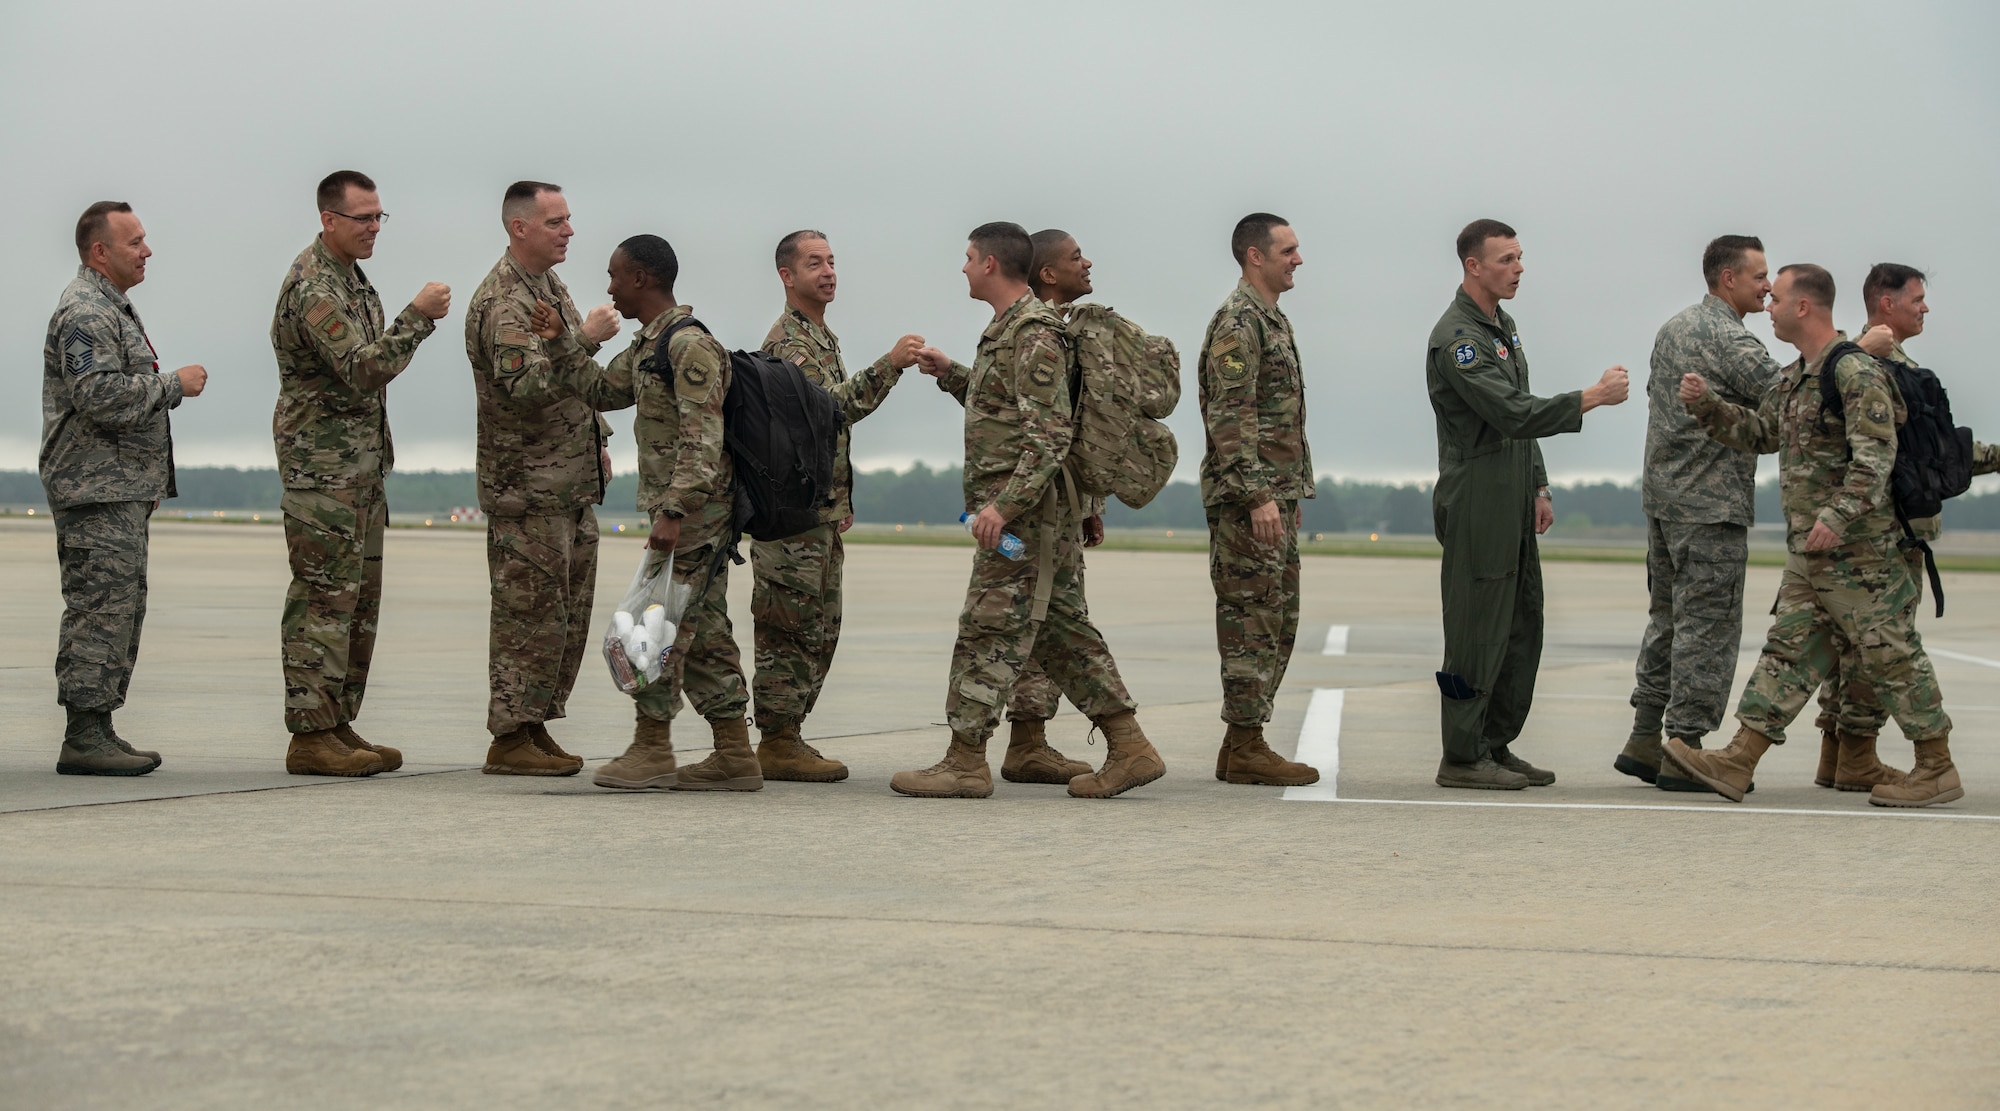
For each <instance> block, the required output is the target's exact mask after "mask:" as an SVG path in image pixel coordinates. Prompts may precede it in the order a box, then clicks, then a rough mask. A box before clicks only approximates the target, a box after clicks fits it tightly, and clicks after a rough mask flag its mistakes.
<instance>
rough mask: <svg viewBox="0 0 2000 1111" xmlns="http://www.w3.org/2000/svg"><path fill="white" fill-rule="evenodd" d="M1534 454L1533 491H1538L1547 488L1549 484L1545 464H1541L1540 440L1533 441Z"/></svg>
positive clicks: (1547, 470)
mask: <svg viewBox="0 0 2000 1111" xmlns="http://www.w3.org/2000/svg"><path fill="white" fill-rule="evenodd" d="M1534 454H1535V489H1536V490H1540V489H1541V488H1542V487H1544V486H1547V485H1548V484H1549V468H1548V465H1547V464H1546V463H1543V462H1542V442H1541V441H1540V440H1536V441H1535V452H1534Z"/></svg>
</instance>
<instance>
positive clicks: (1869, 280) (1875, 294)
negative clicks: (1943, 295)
mask: <svg viewBox="0 0 2000 1111" xmlns="http://www.w3.org/2000/svg"><path fill="white" fill-rule="evenodd" d="M1929 280H1930V279H1928V278H1926V277H1924V272H1923V271H1921V270H1919V269H1917V268H1916V267H1914V266H1904V265H1903V264H1902V263H1900V262H1878V263H1876V264H1875V265H1873V266H1871V267H1869V268H1868V276H1867V277H1866V278H1864V279H1862V281H1861V300H1862V304H1863V307H1864V308H1866V309H1867V310H1868V311H1869V312H1874V311H1875V302H1876V301H1878V300H1880V299H1881V298H1883V297H1885V296H1887V295H1889V294H1891V293H1901V292H1903V290H1904V289H1905V288H1907V287H1908V286H1909V284H1910V283H1911V282H1923V281H1929Z"/></svg>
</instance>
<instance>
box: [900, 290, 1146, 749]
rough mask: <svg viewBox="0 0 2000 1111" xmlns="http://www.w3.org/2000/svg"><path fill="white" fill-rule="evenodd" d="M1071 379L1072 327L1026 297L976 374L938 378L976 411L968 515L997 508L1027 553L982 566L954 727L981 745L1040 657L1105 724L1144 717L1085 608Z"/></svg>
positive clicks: (982, 354) (955, 690)
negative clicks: (1066, 461) (1072, 474)
mask: <svg viewBox="0 0 2000 1111" xmlns="http://www.w3.org/2000/svg"><path fill="white" fill-rule="evenodd" d="M1069 377H1070V374H1069V348H1068V341H1067V340H1066V339H1065V338H1064V334H1063V326H1062V320H1061V318H1059V317H1057V316H1056V315H1055V313H1054V311H1053V310H1052V309H1050V308H1049V307H1048V306H1047V305H1046V304H1044V303H1043V302H1041V301H1039V300H1037V299H1036V298H1035V296H1034V295H1033V294H1024V295H1023V296H1022V297H1021V299H1020V300H1019V301H1016V302H1014V303H1013V304H1012V305H1010V306H1008V307H1007V309H1006V311H1004V312H1002V313H1001V314H1000V315H999V316H998V317H996V318H994V320H993V322H992V323H991V324H988V325H987V326H986V330H985V331H984V332H982V333H981V334H980V337H979V351H978V355H977V357H975V358H974V360H973V363H972V366H971V367H970V368H967V367H965V366H963V365H961V364H958V363H953V364H952V366H951V370H950V371H949V372H948V373H947V374H945V375H942V376H940V378H939V380H938V387H939V388H940V389H942V390H944V391H945V392H946V393H949V394H951V395H952V396H953V397H955V398H957V399H958V401H959V403H960V404H962V405H964V406H965V507H966V509H967V510H968V511H970V512H973V513H977V512H979V511H980V510H981V509H984V508H985V507H986V506H989V505H991V506H993V507H994V508H995V509H997V510H998V511H999V512H1000V514H1001V516H1003V517H1005V518H1007V521H1008V525H1007V529H1008V531H1009V532H1011V533H1013V534H1014V535H1015V536H1018V537H1020V539H1021V541H1022V543H1023V544H1024V545H1025V546H1026V552H1027V558H1026V559H1023V560H1020V561H1018V562H1017V561H1015V560H1011V559H1008V558H1007V557H1005V556H1003V555H1001V554H1000V553H999V552H997V551H986V550H984V549H980V550H979V551H977V552H976V553H975V554H974V556H973V559H972V581H971V584H970V585H969V586H968V588H967V590H966V595H965V608H964V609H963V610H962V611H961V612H960V613H959V618H958V641H957V643H956V644H954V645H953V647H952V653H951V677H950V689H949V691H948V693H947V694H946V696H945V719H946V722H947V723H948V724H949V725H950V726H951V729H952V732H953V734H954V735H956V736H960V737H963V738H965V739H966V740H968V741H971V742H974V743H978V744H984V743H985V741H986V740H987V738H989V737H991V736H992V735H993V730H994V727H995V726H996V725H997V724H998V723H999V720H1000V715H1001V713H1002V711H1003V710H1004V709H1005V707H1006V699H1007V695H1008V692H1009V691H1010V689H1011V688H1012V687H1013V685H1014V683H1015V682H1016V680H1017V679H1018V677H1019V675H1020V673H1021V669H1022V667H1023V665H1024V664H1025V663H1026V661H1027V660H1029V659H1033V660H1035V661H1036V662H1038V663H1039V664H1041V666H1042V670H1043V671H1044V672H1045V673H1047V675H1048V676H1049V677H1050V678H1051V679H1053V680H1054V681H1055V683H1056V685H1057V687H1058V688H1060V690H1061V691H1062V693H1063V694H1064V695H1065V696H1066V697H1068V698H1069V700H1070V701H1071V702H1072V703H1074V704H1075V705H1076V706H1077V708H1078V709H1080V710H1082V711H1083V712H1084V713H1085V714H1086V715H1088V716H1089V717H1091V718H1092V719H1093V720H1102V719H1103V718H1106V717H1110V716H1112V715H1115V714H1118V713H1121V712H1123V711H1126V710H1134V709H1137V708H1138V704H1137V703H1135V702H1133V701H1132V697H1131V695H1130V694H1128V693H1127V692H1126V690H1125V683H1124V680H1122V679H1120V678H1119V676H1118V664H1117V662H1116V661H1115V660H1113V659H1112V658H1111V650H1110V648H1108V647H1107V646H1106V645H1105V643H1104V637H1103V635H1102V634H1101V633H1099V632H1098V631H1097V627H1096V626H1095V625H1093V624H1091V621H1090V612H1089V607H1088V606H1087V605H1086V603H1085V601H1084V596H1083V542H1082V531H1081V530H1082V519H1081V509H1082V505H1081V501H1080V499H1076V498H1073V496H1072V494H1073V487H1072V486H1071V484H1070V481H1069V480H1068V479H1067V478H1066V477H1059V475H1060V474H1061V471H1062V463H1063V457H1064V456H1065V455H1066V454H1067V453H1068V451H1069V445H1070V438H1071V436H1072V435H1073V434H1074V421H1073V418H1072V416H1071V407H1070V381H1069ZM1045 576H1046V578H1045ZM1043 599H1046V614H1045V615H1042V614H1038V613H1037V610H1038V609H1040V608H1041V607H1042V605H1043V601H1042V600H1043Z"/></svg>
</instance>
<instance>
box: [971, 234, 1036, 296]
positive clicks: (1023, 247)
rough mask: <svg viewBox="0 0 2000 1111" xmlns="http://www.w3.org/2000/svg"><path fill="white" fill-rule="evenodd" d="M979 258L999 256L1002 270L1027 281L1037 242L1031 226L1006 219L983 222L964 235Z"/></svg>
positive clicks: (1004, 274) (1017, 279) (1021, 280)
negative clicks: (1024, 225)
mask: <svg viewBox="0 0 2000 1111" xmlns="http://www.w3.org/2000/svg"><path fill="white" fill-rule="evenodd" d="M965 238H966V241H967V242H969V243H971V244H972V249H973V250H974V251H976V252H978V254H979V257H980V258H990V259H996V260H998V261H999V263H1000V273H1001V274H1002V275H1003V276H1005V277H1009V278H1012V279H1014V280H1015V281H1017V282H1025V281H1027V280H1028V276H1029V274H1028V268H1029V267H1030V266H1031V265H1033V264H1034V261H1035V242H1034V240H1033V239H1031V238H1029V236H1028V229H1027V228H1024V227H1022V226H1021V225H1019V224H1013V223H1009V222H1007V221H1005V220H996V221H994V222H993V223H990V224H981V225H979V226H978V227H976V228H973V229H972V234H970V235H968V236H966V237H965Z"/></svg>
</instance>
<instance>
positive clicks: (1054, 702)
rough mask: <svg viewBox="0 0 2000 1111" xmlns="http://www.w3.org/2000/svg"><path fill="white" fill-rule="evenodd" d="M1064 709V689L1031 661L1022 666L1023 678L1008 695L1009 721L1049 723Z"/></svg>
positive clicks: (1016, 680) (1017, 680) (1021, 677)
mask: <svg viewBox="0 0 2000 1111" xmlns="http://www.w3.org/2000/svg"><path fill="white" fill-rule="evenodd" d="M1061 708H1062V688H1061V687H1058V686H1056V683H1055V680H1053V679H1051V678H1049V676H1048V673H1047V672H1045V671H1043V670H1042V665H1040V664H1038V663H1036V662H1035V661H1034V660H1032V659H1030V660H1028V661H1027V662H1026V663H1024V664H1022V665H1021V676H1020V678H1018V679H1015V680H1014V689H1013V691H1012V692H1010V693H1009V694H1008V695H1007V720H1008V721H1047V720H1049V719H1050V718H1052V717H1054V716H1056V711H1057V710H1059V709H1061Z"/></svg>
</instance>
